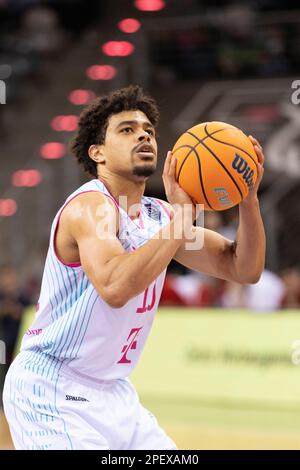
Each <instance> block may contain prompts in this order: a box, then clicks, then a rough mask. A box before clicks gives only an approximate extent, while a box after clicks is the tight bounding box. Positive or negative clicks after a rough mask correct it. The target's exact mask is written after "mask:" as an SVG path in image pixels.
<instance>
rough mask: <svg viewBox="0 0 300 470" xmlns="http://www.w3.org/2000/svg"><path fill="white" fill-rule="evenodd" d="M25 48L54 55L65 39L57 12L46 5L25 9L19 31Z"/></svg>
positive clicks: (33, 51)
mask: <svg viewBox="0 0 300 470" xmlns="http://www.w3.org/2000/svg"><path fill="white" fill-rule="evenodd" d="M19 40H20V41H22V45H23V48H24V50H28V51H30V52H32V53H36V54H40V55H54V54H56V53H57V52H59V51H60V50H61V48H62V46H63V44H64V41H65V33H64V32H63V31H62V30H61V28H60V27H59V19H58V15H57V13H56V12H55V11H54V10H52V9H51V8H49V7H47V6H46V5H44V6H42V5H40V6H35V7H33V8H30V9H28V10H26V11H25V13H24V15H23V18H22V28H21V31H20V33H19Z"/></svg>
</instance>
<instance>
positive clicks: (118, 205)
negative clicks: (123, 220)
mask: <svg viewBox="0 0 300 470" xmlns="http://www.w3.org/2000/svg"><path fill="white" fill-rule="evenodd" d="M99 181H100V182H101V183H102V184H103V186H104V187H105V189H106V191H107V192H108V193H109V194H107V196H108V195H110V197H111V198H112V200H113V201H114V203H115V204H116V207H117V208H118V210H119V209H120V208H121V207H120V204H119V203H118V201H117V200H116V199H115V197H114V196H113V195H112V194H111V192H110V190H109V189H108V188H107V186H105V184H104V183H103V181H101V180H99ZM124 212H125V211H124ZM127 216H128V217H129V215H128V214H127ZM129 218H130V217H129ZM130 220H131V222H133V223H134V225H136V226H137V227H140V228H142V229H144V228H145V227H144V222H143V215H142V204H141V210H140V213H139V222H138V224H136V223H135V221H134V220H132V219H130Z"/></svg>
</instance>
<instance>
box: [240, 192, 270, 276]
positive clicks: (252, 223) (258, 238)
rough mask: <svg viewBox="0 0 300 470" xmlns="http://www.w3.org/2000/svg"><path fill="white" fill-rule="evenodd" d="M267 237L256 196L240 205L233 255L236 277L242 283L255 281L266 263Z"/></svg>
mask: <svg viewBox="0 0 300 470" xmlns="http://www.w3.org/2000/svg"><path fill="white" fill-rule="evenodd" d="M265 252H266V237H265V230H264V225H263V221H262V218H261V214H260V208H259V202H258V199H257V198H255V199H253V200H251V201H244V202H243V203H241V204H240V206H239V228H238V232H237V239H236V249H235V253H234V255H233V264H234V277H235V280H236V281H237V282H240V283H245V284H248V283H255V282H257V281H258V280H259V278H260V275H261V273H262V271H263V269H264V265H265Z"/></svg>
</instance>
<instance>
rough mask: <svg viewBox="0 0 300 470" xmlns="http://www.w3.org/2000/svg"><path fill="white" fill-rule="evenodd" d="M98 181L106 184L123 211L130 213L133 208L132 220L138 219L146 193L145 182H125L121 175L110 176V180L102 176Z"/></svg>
mask: <svg viewBox="0 0 300 470" xmlns="http://www.w3.org/2000/svg"><path fill="white" fill-rule="evenodd" d="M98 179H99V180H100V181H101V182H102V183H104V184H105V186H106V188H107V189H108V191H109V192H110V193H111V195H112V196H113V197H114V199H115V200H116V201H117V202H118V204H119V205H120V206H121V207H122V209H124V210H126V212H129V209H130V208H132V209H131V212H130V216H131V218H135V217H138V214H139V211H140V204H141V199H142V196H143V194H144V192H145V186H146V181H145V180H140V181H138V180H137V181H132V180H125V179H124V178H122V177H120V176H119V175H110V176H109V178H107V177H106V176H104V175H101V177H99V178H98ZM132 206H134V207H132Z"/></svg>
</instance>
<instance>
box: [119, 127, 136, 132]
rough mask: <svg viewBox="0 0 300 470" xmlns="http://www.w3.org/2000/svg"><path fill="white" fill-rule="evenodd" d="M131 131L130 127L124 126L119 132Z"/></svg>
mask: <svg viewBox="0 0 300 470" xmlns="http://www.w3.org/2000/svg"><path fill="white" fill-rule="evenodd" d="M131 131H132V132H133V129H132V127H124V129H122V130H121V132H124V133H125V134H129V133H130V132H131Z"/></svg>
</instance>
